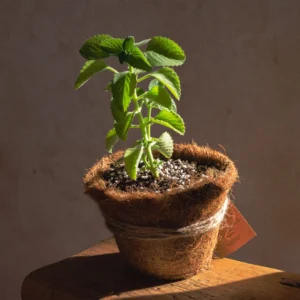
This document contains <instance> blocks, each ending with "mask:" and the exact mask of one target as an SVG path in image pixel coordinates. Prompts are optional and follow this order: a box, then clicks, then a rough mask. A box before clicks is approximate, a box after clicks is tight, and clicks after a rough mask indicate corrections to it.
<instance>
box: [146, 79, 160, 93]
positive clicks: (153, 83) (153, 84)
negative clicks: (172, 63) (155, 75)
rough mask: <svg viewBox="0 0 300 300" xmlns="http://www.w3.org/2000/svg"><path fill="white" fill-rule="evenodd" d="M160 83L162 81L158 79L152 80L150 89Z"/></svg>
mask: <svg viewBox="0 0 300 300" xmlns="http://www.w3.org/2000/svg"><path fill="white" fill-rule="evenodd" d="M159 83H160V82H159V81H158V80H157V79H153V80H151V81H150V83H149V87H148V89H149V91H150V90H151V89H152V88H153V87H154V86H156V85H159Z"/></svg>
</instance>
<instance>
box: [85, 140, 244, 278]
mask: <svg viewBox="0 0 300 300" xmlns="http://www.w3.org/2000/svg"><path fill="white" fill-rule="evenodd" d="M122 154H123V152H121V151H119V152H117V153H115V154H112V155H110V156H107V157H104V158H103V159H101V160H100V161H99V162H98V163H97V164H96V165H94V166H93V167H92V168H91V169H90V170H89V171H88V173H87V174H86V175H85V178H84V182H85V192H86V193H87V194H88V195H89V196H90V197H91V198H92V199H94V200H95V201H96V202H97V204H98V205H99V207H100V209H101V211H102V213H103V215H104V218H105V219H106V223H107V225H108V228H110V229H111V230H112V231H113V233H114V236H115V239H116V242H117V245H118V247H119V250H120V253H121V254H122V255H123V257H124V258H125V259H126V260H127V261H128V262H129V263H130V264H131V265H132V266H134V267H135V268H137V269H139V270H141V271H142V272H144V273H147V274H149V275H154V276H156V277H159V278H163V279H171V280H175V279H182V278H188V277H190V276H192V275H195V274H196V273H198V272H199V271H201V270H204V269H206V268H208V267H209V265H210V263H211V260H212V255H213V251H214V248H215V246H216V242H217V239H218V232H219V224H217V225H216V226H214V227H213V228H210V230H207V231H205V232H203V231H201V232H199V233H197V232H193V233H192V234H185V233H184V234H179V235H175V234H173V235H168V234H167V236H163V235H161V234H159V236H155V234H152V235H151V234H150V235H149V236H147V234H146V235H145V234H139V232H140V230H142V232H143V229H145V228H146V229H147V228H150V229H151V228H152V229H153V228H154V229H155V230H156V229H157V230H160V231H161V230H163V229H165V230H166V231H167V232H169V231H171V232H173V231H175V232H177V230H178V229H181V228H186V227H187V226H190V225H192V224H195V223H197V224H198V223H199V222H202V221H205V220H207V219H209V218H213V217H214V216H215V215H216V214H218V213H219V212H220V211H221V210H222V208H224V204H225V201H227V200H226V199H227V196H228V193H229V192H230V189H231V187H232V185H233V184H234V182H235V181H236V180H237V176H238V175H237V170H236V168H235V166H234V163H233V162H232V161H231V160H230V159H229V158H228V157H227V156H225V155H224V154H221V153H220V152H218V151H215V150H212V149H210V148H208V147H200V146H197V145H196V144H192V145H189V144H187V145H185V144H177V145H175V148H174V153H173V158H174V159H177V158H180V159H182V160H188V161H196V162H197V163H198V164H199V165H203V166H206V167H207V171H206V175H207V177H206V178H204V179H202V180H198V181H196V182H194V183H193V184H191V185H190V186H188V187H187V188H185V189H181V190H180V189H171V191H169V192H166V193H164V194H157V193H154V192H153V193H149V192H131V193H127V192H123V191H120V190H117V189H115V188H107V187H106V182H105V181H104V179H103V172H105V171H106V170H107V169H109V168H110V165H111V163H112V162H114V161H116V160H117V159H118V158H120V157H121V156H122ZM112 220H113V221H114V222H115V223H114V222H112ZM118 224H122V226H123V225H124V224H125V225H126V226H128V228H129V229H130V230H131V233H127V231H126V230H127V229H128V228H127V227H126V226H125V227H126V228H127V229H126V228H125V229H124V226H123V227H122V226H121V227H120V228H119V227H118ZM135 228H136V235H135V234H132V232H134V229H135Z"/></svg>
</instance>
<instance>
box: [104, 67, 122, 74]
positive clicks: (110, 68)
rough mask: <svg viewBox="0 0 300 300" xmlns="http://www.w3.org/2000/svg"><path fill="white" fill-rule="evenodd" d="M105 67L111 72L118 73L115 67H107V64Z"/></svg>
mask: <svg viewBox="0 0 300 300" xmlns="http://www.w3.org/2000/svg"><path fill="white" fill-rule="evenodd" d="M106 69H107V70H109V71H112V72H113V73H115V74H118V73H119V72H118V71H117V70H116V69H114V68H112V67H109V66H107V67H106Z"/></svg>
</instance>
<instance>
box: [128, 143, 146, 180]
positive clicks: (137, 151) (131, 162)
mask: <svg viewBox="0 0 300 300" xmlns="http://www.w3.org/2000/svg"><path fill="white" fill-rule="evenodd" d="M143 151H144V148H143V147H136V148H128V149H127V150H126V151H125V153H124V161H125V169H126V172H127V174H128V175H129V177H130V178H132V179H134V180H136V177H137V171H138V166H139V163H140V160H141V158H142V154H143Z"/></svg>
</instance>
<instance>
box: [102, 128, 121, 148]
mask: <svg viewBox="0 0 300 300" xmlns="http://www.w3.org/2000/svg"><path fill="white" fill-rule="evenodd" d="M118 141H119V138H118V136H117V133H116V130H115V128H113V129H111V130H110V131H109V132H108V133H107V135H106V138H105V146H106V150H107V151H108V152H109V153H111V152H112V149H113V147H114V145H115V144H116V143H117V142H118Z"/></svg>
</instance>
